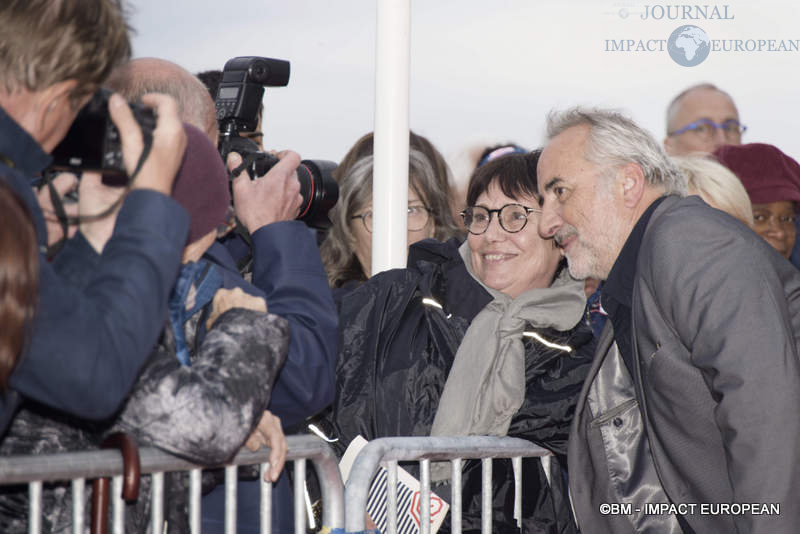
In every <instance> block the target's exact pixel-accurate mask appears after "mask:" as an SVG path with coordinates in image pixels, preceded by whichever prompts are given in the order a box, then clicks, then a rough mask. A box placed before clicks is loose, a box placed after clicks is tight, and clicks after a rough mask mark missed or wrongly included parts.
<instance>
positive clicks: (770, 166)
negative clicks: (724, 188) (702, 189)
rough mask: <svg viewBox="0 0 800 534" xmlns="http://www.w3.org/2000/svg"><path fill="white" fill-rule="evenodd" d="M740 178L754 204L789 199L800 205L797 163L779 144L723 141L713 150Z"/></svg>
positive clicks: (796, 206)
mask: <svg viewBox="0 0 800 534" xmlns="http://www.w3.org/2000/svg"><path fill="white" fill-rule="evenodd" d="M714 156H716V158H717V160H719V162H720V163H722V164H723V165H725V166H726V167H727V168H729V169H730V170H731V171H732V172H733V173H734V174H735V175H736V176H738V177H739V179H740V180H741V181H742V185H744V188H745V189H746V190H747V194H748V195H749V196H750V201H751V202H752V203H753V204H768V203H770V202H778V201H781V200H788V201H791V202H794V205H795V210H798V207H800V165H798V163H797V162H796V161H795V160H794V159H792V158H790V157H789V156H787V155H786V154H784V153H783V152H781V151H780V150H779V149H778V147H776V146H773V145H767V144H764V143H749V144H746V145H738V146H735V145H724V146H721V147H719V148H718V149H717V150H716V151H714Z"/></svg>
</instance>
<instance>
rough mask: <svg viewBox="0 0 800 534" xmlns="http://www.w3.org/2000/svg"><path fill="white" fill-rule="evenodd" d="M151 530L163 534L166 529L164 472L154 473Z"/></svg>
mask: <svg viewBox="0 0 800 534" xmlns="http://www.w3.org/2000/svg"><path fill="white" fill-rule="evenodd" d="M73 502H74V501H73ZM150 530H151V531H152V532H153V534H161V532H163V531H164V473H153V474H152V490H151V494H150Z"/></svg>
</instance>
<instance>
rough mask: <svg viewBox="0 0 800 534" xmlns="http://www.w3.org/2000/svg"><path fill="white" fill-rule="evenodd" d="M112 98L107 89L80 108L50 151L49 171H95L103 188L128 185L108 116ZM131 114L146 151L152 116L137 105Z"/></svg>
mask: <svg viewBox="0 0 800 534" xmlns="http://www.w3.org/2000/svg"><path fill="white" fill-rule="evenodd" d="M111 94H112V92H111V91H109V90H108V89H102V88H101V89H98V90H97V92H96V93H95V94H94V95H92V98H91V99H90V100H89V102H87V103H86V105H85V106H83V108H81V110H80V111H79V112H78V115H77V117H76V118H75V121H74V122H73V123H72V126H71V127H70V129H69V131H68V132H67V135H66V136H65V137H64V139H63V140H62V141H61V143H59V144H58V146H56V148H55V149H54V150H53V153H52V156H53V163H52V164H51V165H50V169H51V170H54V171H68V172H76V171H97V172H100V173H102V174H103V183H105V184H106V185H116V186H124V185H127V183H128V180H129V178H128V175H127V172H126V170H125V164H124V162H123V160H122V145H121V140H120V137H119V131H118V130H117V127H116V126H115V125H114V122H113V121H112V120H111V117H110V116H109V114H108V99H109V98H110V97H111ZM131 110H132V111H133V116H134V118H135V119H136V122H138V123H139V127H140V128H141V129H142V138H143V140H144V145H145V151H147V150H148V149H149V147H150V145H151V143H152V142H153V130H154V129H155V127H156V116H155V112H153V110H152V109H150V108H147V107H145V106H142V105H140V104H131Z"/></svg>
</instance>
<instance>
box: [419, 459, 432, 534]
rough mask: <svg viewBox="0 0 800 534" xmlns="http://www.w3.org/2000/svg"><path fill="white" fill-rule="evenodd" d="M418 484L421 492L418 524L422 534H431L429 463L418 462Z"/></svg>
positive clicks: (428, 461)
mask: <svg viewBox="0 0 800 534" xmlns="http://www.w3.org/2000/svg"><path fill="white" fill-rule="evenodd" d="M419 482H420V485H421V486H422V491H420V495H419V497H420V498H419V501H420V502H419V506H420V514H419V523H420V527H421V529H422V534H431V461H430V460H420V462H419Z"/></svg>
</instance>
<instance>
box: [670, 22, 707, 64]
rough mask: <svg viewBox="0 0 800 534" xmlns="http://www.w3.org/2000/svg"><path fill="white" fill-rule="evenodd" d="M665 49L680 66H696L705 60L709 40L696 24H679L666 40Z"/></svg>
mask: <svg viewBox="0 0 800 534" xmlns="http://www.w3.org/2000/svg"><path fill="white" fill-rule="evenodd" d="M667 51H668V52H669V57H671V58H672V59H673V60H674V61H675V63H677V64H678V65H680V66H682V67H696V66H697V65H699V64H700V63H702V62H703V61H705V60H706V58H707V57H708V53H709V52H710V51H711V40H710V39H709V38H708V35H707V34H706V32H704V31H703V30H702V29H701V28H699V27H697V26H692V25H687V26H679V27H678V29H676V30H675V31H674V32H672V35H670V36H669V40H668V41H667Z"/></svg>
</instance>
